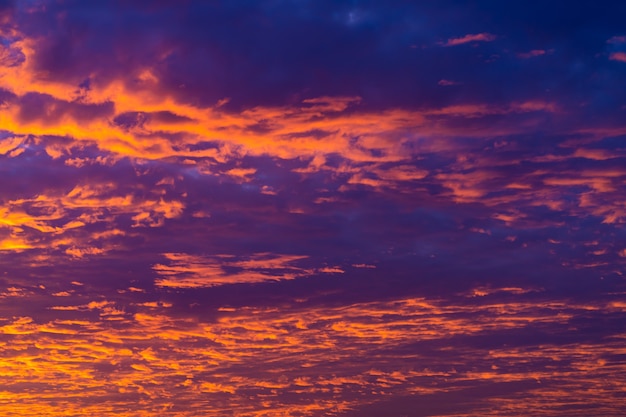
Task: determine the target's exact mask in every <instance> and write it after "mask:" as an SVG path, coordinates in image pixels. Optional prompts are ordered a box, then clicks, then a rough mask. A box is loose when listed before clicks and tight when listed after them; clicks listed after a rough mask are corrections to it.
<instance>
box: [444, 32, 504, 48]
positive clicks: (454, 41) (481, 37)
mask: <svg viewBox="0 0 626 417" xmlns="http://www.w3.org/2000/svg"><path fill="white" fill-rule="evenodd" d="M496 39H497V36H496V35H493V34H491V33H487V32H483V33H474V34H467V35H465V36H461V37H459V38H450V39H448V40H447V41H445V42H440V43H439V44H440V45H442V46H457V45H463V44H466V43H471V42H493V41H495V40H496Z"/></svg>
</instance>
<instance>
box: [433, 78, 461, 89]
mask: <svg viewBox="0 0 626 417" xmlns="http://www.w3.org/2000/svg"><path fill="white" fill-rule="evenodd" d="M437 84H438V85H441V86H444V87H447V86H450V85H459V84H461V83H460V82H458V81H452V80H444V79H441V80H439V82H438V83H437Z"/></svg>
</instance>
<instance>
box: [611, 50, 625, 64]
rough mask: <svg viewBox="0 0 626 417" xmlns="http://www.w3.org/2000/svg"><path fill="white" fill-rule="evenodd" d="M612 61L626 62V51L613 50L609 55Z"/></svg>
mask: <svg viewBox="0 0 626 417" xmlns="http://www.w3.org/2000/svg"><path fill="white" fill-rule="evenodd" d="M609 59H610V60H611V61H620V62H626V52H613V53H611V55H609Z"/></svg>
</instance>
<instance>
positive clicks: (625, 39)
mask: <svg viewBox="0 0 626 417" xmlns="http://www.w3.org/2000/svg"><path fill="white" fill-rule="evenodd" d="M606 42H607V43H626V36H613V37H612V38H611V39H609V40H608V41H606Z"/></svg>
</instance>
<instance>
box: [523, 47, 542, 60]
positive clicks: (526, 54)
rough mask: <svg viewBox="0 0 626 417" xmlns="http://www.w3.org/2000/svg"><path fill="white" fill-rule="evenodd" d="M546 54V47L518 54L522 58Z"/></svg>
mask: <svg viewBox="0 0 626 417" xmlns="http://www.w3.org/2000/svg"><path fill="white" fill-rule="evenodd" d="M545 54H546V51H545V50H544V49H533V50H532V51H528V52H522V53H519V54H517V56H518V57H520V58H522V59H528V58H533V57H536V56H541V55H545Z"/></svg>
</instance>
